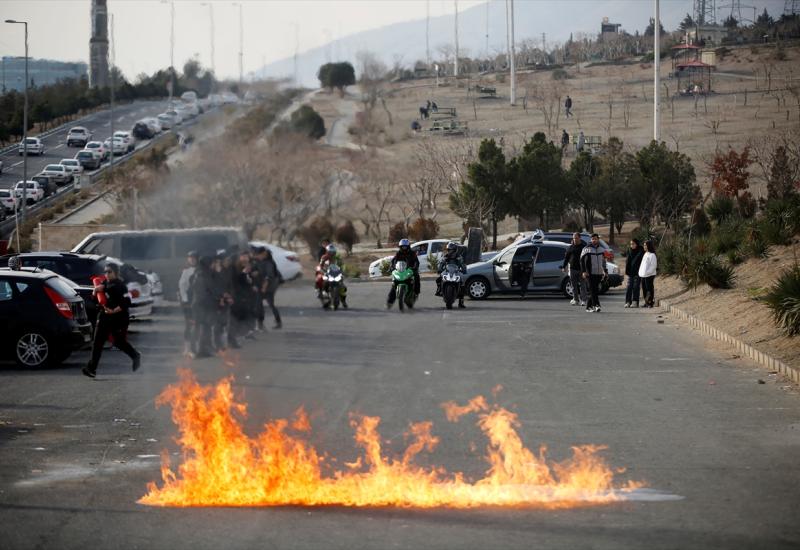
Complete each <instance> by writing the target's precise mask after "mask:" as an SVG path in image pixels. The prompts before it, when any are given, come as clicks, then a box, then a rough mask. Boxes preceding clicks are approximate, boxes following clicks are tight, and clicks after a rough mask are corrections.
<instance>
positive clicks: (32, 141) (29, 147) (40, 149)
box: [19, 137, 45, 156]
mask: <svg viewBox="0 0 800 550" xmlns="http://www.w3.org/2000/svg"><path fill="white" fill-rule="evenodd" d="M25 151H27V152H28V155H29V156H30V155H39V156H42V155H44V153H45V149H44V142H43V141H42V140H41V139H39V138H35V137H29V138H26V139H25V142H24V143H23V142H20V144H19V156H22V155H23V154H25Z"/></svg>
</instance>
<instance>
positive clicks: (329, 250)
mask: <svg viewBox="0 0 800 550" xmlns="http://www.w3.org/2000/svg"><path fill="white" fill-rule="evenodd" d="M330 264H336V265H338V266H339V267H340V268H341V267H342V258H341V256H339V253H338V252H337V251H336V246H335V245H334V244H333V243H329V244H328V245H327V246H326V247H325V253H324V254H323V255H322V256H321V257H320V259H319V265H318V266H317V277H316V281H315V283H314V286H316V287H317V298H320V299H321V298H322V288H323V286H324V283H323V280H322V277H323V275H324V274H325V271H326V270H327V269H328V266H329V265H330ZM341 288H342V290H341V293H342V296H341V300H342V306H343V307H344V308H345V309H347V286H345V284H344V283H342V286H341Z"/></svg>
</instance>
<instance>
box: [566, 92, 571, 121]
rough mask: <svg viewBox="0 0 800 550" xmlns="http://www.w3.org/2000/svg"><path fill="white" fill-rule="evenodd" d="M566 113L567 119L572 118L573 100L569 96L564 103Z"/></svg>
mask: <svg viewBox="0 0 800 550" xmlns="http://www.w3.org/2000/svg"><path fill="white" fill-rule="evenodd" d="M564 112H565V114H566V116H567V118H569V117H571V116H572V98H571V97H569V96H567V99H566V100H565V101H564Z"/></svg>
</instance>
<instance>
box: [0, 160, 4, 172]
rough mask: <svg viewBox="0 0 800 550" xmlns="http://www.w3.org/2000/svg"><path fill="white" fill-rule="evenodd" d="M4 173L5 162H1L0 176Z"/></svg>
mask: <svg viewBox="0 0 800 550" xmlns="http://www.w3.org/2000/svg"><path fill="white" fill-rule="evenodd" d="M2 173H3V161H2V160H0V175H2Z"/></svg>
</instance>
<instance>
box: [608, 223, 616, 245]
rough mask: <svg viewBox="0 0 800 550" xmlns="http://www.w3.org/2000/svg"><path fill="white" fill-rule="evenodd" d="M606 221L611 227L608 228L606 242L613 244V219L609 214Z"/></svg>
mask: <svg viewBox="0 0 800 550" xmlns="http://www.w3.org/2000/svg"><path fill="white" fill-rule="evenodd" d="M608 222H609V223H608V225H609V227H610V228H611V229H610V230H609V232H608V242H609V243H610V244H615V243H614V220H613V219H612V218H611V216H609V218H608Z"/></svg>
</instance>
